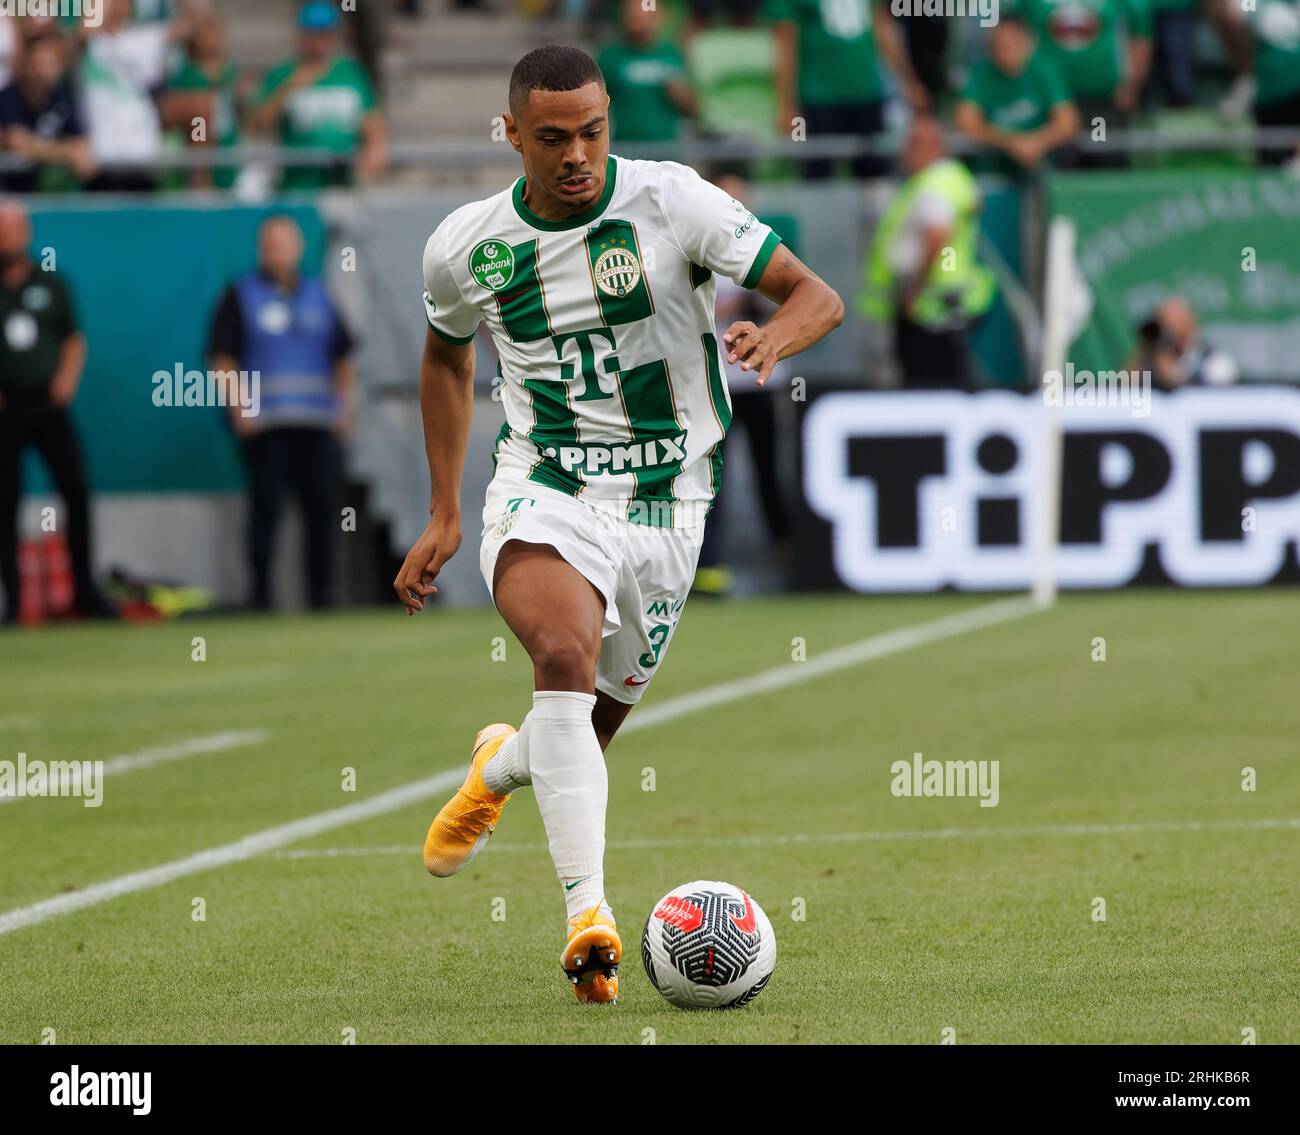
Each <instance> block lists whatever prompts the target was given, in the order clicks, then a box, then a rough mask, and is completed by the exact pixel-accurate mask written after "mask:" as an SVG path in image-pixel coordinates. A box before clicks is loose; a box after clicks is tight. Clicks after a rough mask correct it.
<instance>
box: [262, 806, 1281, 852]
mask: <svg viewBox="0 0 1300 1135" xmlns="http://www.w3.org/2000/svg"><path fill="white" fill-rule="evenodd" d="M1278 828H1283V829H1288V828H1289V829H1293V830H1295V831H1300V816H1293V817H1291V818H1290V819H1278V820H1153V821H1151V822H1150V823H1132V824H1043V825H1039V826H1037V827H1024V828H919V829H916V830H913V831H890V830H882V831H867V832H796V833H794V834H793V835H773V836H714V837H704V838H701V839H691V838H690V837H678V838H677V839H611V840H608V841H606V843H605V850H606V851H648V850H653V849H657V848H674V847H692V848H697V847H783V846H788V845H790V844H819V843H870V842H876V841H881V842H885V841H893V840H917V839H922V840H924V839H990V838H997V837H1008V838H1015V837H1020V838H1026V837H1028V838H1033V837H1036V836H1089V835H1101V836H1111V835H1126V834H1128V833H1130V832H1136V833H1165V832H1220V831H1266V830H1273V829H1278ZM545 850H546V844H544V843H493V844H492V854H493V855H500V854H501V853H502V852H506V851H545ZM412 854H414V849H413V848H412V847H410V846H409V845H408V846H401V845H390V846H386V847H308V848H294V849H291V850H289V851H277V852H276V853H275V856H274V858H276V859H351V858H367V857H370V856H386V855H412Z"/></svg>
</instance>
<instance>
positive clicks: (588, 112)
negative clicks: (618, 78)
mask: <svg viewBox="0 0 1300 1135" xmlns="http://www.w3.org/2000/svg"><path fill="white" fill-rule="evenodd" d="M506 133H507V135H508V136H509V137H510V141H511V143H512V144H513V145H514V147H515V149H516V150H518V151H519V152H520V154H522V155H523V159H524V172H525V173H526V174H527V175H528V207H529V208H530V209H532V210H533V212H534V213H536V214H537V215H538V216H539V217H544V218H546V219H548V220H560V219H563V218H564V217H567V216H569V215H571V214H573V213H576V212H581V211H582V210H583V209H585V208H587V207H588V206H589V205H591V204H593V203H594V202H595V201H596V199H597V198H598V197H600V195H601V193H603V192H604V189H605V159H606V158H607V157H608V156H609V95H607V94H606V93H605V92H604V91H603V90H601V88H600V85H599V84H598V83H588V84H587V85H586V86H585V87H579V88H578V89H577V90H574V91H531V92H529V96H528V105H527V106H525V107H522V108H520V112H519V115H518V117H512V116H510V115H507V116H506Z"/></svg>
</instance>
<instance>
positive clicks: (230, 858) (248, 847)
mask: <svg viewBox="0 0 1300 1135" xmlns="http://www.w3.org/2000/svg"><path fill="white" fill-rule="evenodd" d="M1040 609H1041V608H1039V607H1038V606H1036V605H1035V604H1034V603H1033V601H1032V600H1031V599H1029V598H1027V597H1026V598H1015V599H1004V600H999V601H997V602H995V603H986V604H983V605H981V606H979V607H975V608H973V609H970V610H966V611H961V612H959V613H958V614H955V615H946V616H944V617H943V618H940V619H934V620H933V621H931V622H928V623H921V624H918V625H914V626H910V627H902V628H900V629H898V630H893V631H886V632H885V633H884V634H879V635H873V636H871V637H870V638H865V639H862V640H861V641H860V642H856V643H852V644H851V645H849V646H843V647H840V648H838V649H837V650H832V651H828V652H827V653H826V654H824V655H819V656H815V657H814V658H812V659H810V660H809V661H807V662H792V663H788V664H787V665H784V666H778V667H775V668H773V669H771V670H763V671H761V672H759V673H758V674H754V675H751V676H750V677H748V678H741V679H736V680H735V681H731V682H723V683H722V684H720V685H717V686H710V687H707V688H706V689H703V690H697V691H696V692H695V693H691V694H685V695H683V696H681V697H677V698H670V699H669V700H668V701H665V702H661V703H660V704H659V705H655V706H650V707H648V708H646V709H644V710H642V711H641V712H640V713H638V714H636V715H634V716H633V717H631V718H629V719H628V722H627V724H626V725H625V726H624V727H623V729H622V730H621V732H624V733H626V732H632V731H635V730H637V729H648V728H650V727H651V726H653V725H661V724H663V723H664V722H666V721H675V720H676V719H677V718H679V717H684V716H686V715H687V714H689V713H697V712H699V711H700V710H702V709H713V708H715V707H717V706H720V705H725V704H727V703H729V702H734V701H740V700H742V699H743V698H748V697H752V696H754V695H755V694H758V693H767V692H770V691H772V690H779V689H785V688H787V687H789V686H797V685H801V684H802V683H804V682H810V681H812V680H813V679H814V678H819V677H822V676H824V675H826V674H830V673H833V672H834V671H836V670H843V669H847V668H848V667H850V666H857V665H860V664H862V663H864V662H870V661H874V660H875V659H878V658H884V657H886V656H887V655H891V654H898V653H900V652H902V651H905V650H911V649H912V648H914V647H918V646H927V645H929V644H930V643H934V642H941V641H942V640H944V639H947V638H954V637H956V636H957V635H962V634H966V633H968V632H969V631H973V630H979V629H982V628H984V627H989V626H993V625H995V624H997V623H1002V622H1008V621H1010V620H1012V619H1017V618H1020V617H1022V616H1024V615H1028V614H1032V613H1033V612H1035V611H1037V610H1040ZM464 776H465V772H464V769H463V768H460V767H458V768H455V769H447V770H445V771H444V772H440V773H436V774H435V775H433V776H430V777H426V778H425V779H423V780H417V781H413V782H412V783H410V784H405V785H402V786H401V787H399V788H393V789H390V790H389V791H388V792H382V793H380V794H379V795H378V796H373V797H371V798H370V799H368V800H359V801H357V802H356V803H355V804H347V805H345V806H343V807H341V808H332V809H331V810H330V811H328V812H319V813H317V814H316V815H314V816H305V817H303V818H302V819H301V820H294V821H292V822H291V823H287V824H280V825H278V826H276V827H273V828H267V829H265V830H264V831H260V832H255V833H254V834H252V835H249V836H245V837H244V838H243V839H239V840H236V841H235V842H234V843H227V844H222V845H221V846H220V847H212V848H209V849H208V850H207V851H200V852H197V853H196V854H194V855H188V856H186V857H185V858H184V859H175V860H173V861H172V862H170V863H164V864H161V865H160V866H158V867H151V868H149V869H148V870H145V871H134V872H132V873H131V874H129V875H121V876H118V877H117V878H115V879H109V880H107V881H106V882H103V883H96V884H94V885H93V886H90V887H87V888H86V889H85V890H83V891H72V892H69V893H66V894H61V895H58V896H56V897H55V898H52V899H45V900H44V901H42V902H38V903H33V904H32V905H30V906H23V907H17V908H16V909H14V910H10V911H6V912H5V913H4V914H0V934H8V933H10V932H11V931H14V930H20V929H22V928H23V927H25V926H35V925H38V924H39V923H42V922H46V921H48V920H49V919H51V918H55V917H57V916H58V915H61V914H70V913H72V912H73V911H77V910H85V909H86V908H87V907H92V906H97V905H98V904H99V903H102V902H108V901H110V900H111V899H116V898H121V897H122V896H123V895H129V894H134V893H135V892H137V891H145V890H151V889H153V888H155V887H161V886H163V885H164V884H166V883H170V882H172V881H173V880H174V879H180V878H183V877H185V876H186V875H194V874H197V873H198V872H200V871H207V870H210V869H211V868H213V867H224V866H226V865H227V864H230V863H238V862H240V861H242V860H245V859H251V858H253V857H254V856H256V855H262V854H265V853H266V852H268V851H276V850H278V849H279V848H282V847H285V846H286V845H288V844H292V843H297V842H298V841H299V840H303V839H309V838H311V837H312V836H317V835H320V834H321V833H323V832H327V831H333V830H334V829H335V828H341V827H344V826H345V825H347V824H353V823H356V822H358V821H359V820H368V819H372V818H373V817H375V816H383V815H387V814H388V813H389V812H396V811H399V810H400V809H402V808H405V807H407V806H408V805H410V804H414V803H416V802H418V801H421V800H425V799H427V798H428V797H430V796H434V795H437V794H438V793H441V792H445V791H446V790H447V789H448V788H451V787H452V786H453V785H458V784H460V782H461V781H462V780H463V779H464Z"/></svg>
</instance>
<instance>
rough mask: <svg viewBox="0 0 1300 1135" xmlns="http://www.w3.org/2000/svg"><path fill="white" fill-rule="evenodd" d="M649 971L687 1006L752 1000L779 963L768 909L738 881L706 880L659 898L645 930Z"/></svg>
mask: <svg viewBox="0 0 1300 1135" xmlns="http://www.w3.org/2000/svg"><path fill="white" fill-rule="evenodd" d="M641 960H642V962H643V964H644V965H645V971H646V976H648V977H649V978H650V981H651V983H652V984H653V985H654V986H655V988H656V989H658V990H659V992H660V993H662V994H663V995H664V997H665V998H667V1000H668V1001H670V1002H671V1003H672V1004H674V1005H679V1006H681V1007H682V1008H717V1009H720V1008H726V1007H730V1006H734V1005H743V1004H745V1003H747V1002H749V1001H752V1000H753V999H754V998H755V997H757V996H758V994H759V993H760V992H761V991H762V989H763V988H764V987H765V986H766V985H767V982H768V979H769V978H770V977H771V975H772V970H773V968H774V967H775V965H776V938H775V936H774V935H773V933H772V925H771V923H770V922H769V921H768V919H767V915H766V914H765V913H764V912H763V910H762V908H761V907H760V906H759V905H758V904H757V903H756V902H754V900H753V899H752V898H751V897H750V896H749V895H748V894H746V893H745V892H744V891H743V890H741V889H740V888H739V887H735V886H732V885H731V884H730V883H722V882H714V881H699V882H695V883H687V884H685V885H684V886H681V887H677V888H676V889H675V890H673V891H670V892H669V893H668V894H666V895H665V896H664V897H663V898H662V899H660V900H659V902H657V903H655V906H654V909H653V910H652V911H651V912H650V917H649V918H648V919H647V920H646V925H645V930H644V931H643V932H642V935H641Z"/></svg>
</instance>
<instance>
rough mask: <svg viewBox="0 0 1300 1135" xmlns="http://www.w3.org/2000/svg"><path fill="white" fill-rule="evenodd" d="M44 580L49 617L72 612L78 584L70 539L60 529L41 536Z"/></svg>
mask: <svg viewBox="0 0 1300 1135" xmlns="http://www.w3.org/2000/svg"><path fill="white" fill-rule="evenodd" d="M41 582H42V584H43V587H42V591H43V601H44V606H45V617H46V618H47V619H61V618H65V617H67V616H69V615H71V614H72V612H73V609H74V608H75V606H76V602H77V584H76V581H75V580H74V579H73V575H72V557H71V556H70V555H69V554H68V542H67V541H66V540H65V539H64V538H63V537H62V536H60V535H59V534H58V533H57V532H47V533H46V534H45V535H44V536H43V537H42V538H41Z"/></svg>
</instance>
